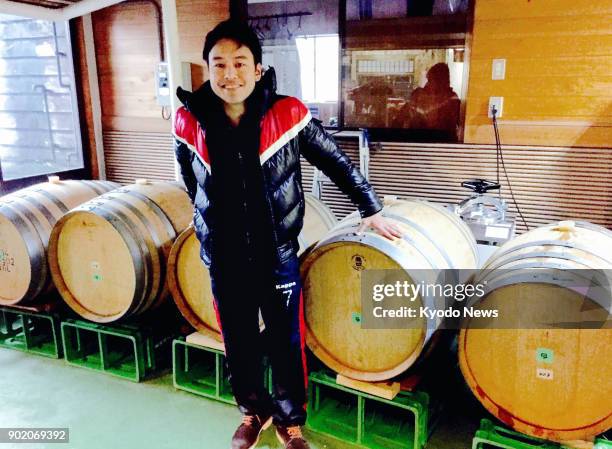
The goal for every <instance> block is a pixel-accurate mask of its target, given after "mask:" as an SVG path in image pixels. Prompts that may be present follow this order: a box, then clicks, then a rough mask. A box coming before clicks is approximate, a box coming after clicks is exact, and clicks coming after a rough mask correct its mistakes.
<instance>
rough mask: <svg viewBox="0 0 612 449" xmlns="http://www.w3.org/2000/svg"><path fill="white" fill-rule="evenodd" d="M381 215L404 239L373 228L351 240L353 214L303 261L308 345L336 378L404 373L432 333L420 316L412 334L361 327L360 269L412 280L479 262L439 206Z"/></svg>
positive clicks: (397, 204) (458, 224)
mask: <svg viewBox="0 0 612 449" xmlns="http://www.w3.org/2000/svg"><path fill="white" fill-rule="evenodd" d="M383 214H384V215H385V216H386V217H387V219H389V220H390V221H392V222H393V223H394V224H396V225H397V226H398V227H399V228H400V229H401V230H402V231H403V233H404V237H403V238H402V239H398V240H395V241H393V242H392V241H389V240H387V239H385V238H384V237H382V236H380V235H379V234H377V233H375V232H374V231H372V230H367V231H366V232H364V233H363V234H362V235H357V234H356V231H357V228H358V226H359V223H360V221H361V220H360V218H359V215H358V214H357V213H354V214H351V215H349V216H348V217H346V218H345V219H344V220H342V221H341V222H340V223H338V225H336V226H335V227H334V228H333V229H332V230H331V231H330V232H329V233H328V234H327V235H326V236H325V237H324V238H323V239H322V240H321V241H320V242H319V243H318V244H317V245H316V246H315V248H314V249H313V250H312V251H311V252H310V254H309V255H308V256H307V257H306V259H305V260H304V262H303V263H302V278H303V280H304V301H305V321H306V343H307V345H308V346H309V348H310V349H311V350H312V351H313V352H314V354H315V355H316V356H317V357H318V358H319V359H320V360H321V361H322V362H323V363H325V364H326V365H327V366H328V367H330V368H331V369H333V370H334V371H336V372H337V373H339V374H342V375H344V376H346V377H350V378H353V379H357V380H363V381H381V380H386V379H390V378H392V377H395V376H397V375H399V374H401V373H403V372H404V371H405V370H406V369H408V368H409V367H410V366H411V365H412V364H413V363H414V362H415V361H416V360H417V358H418V357H419V355H420V354H421V352H422V351H423V349H424V347H425V345H426V343H427V342H428V341H429V340H430V338H431V336H432V334H433V330H432V329H435V326H434V325H432V324H431V323H428V322H427V321H426V319H425V318H423V319H421V320H420V322H418V323H416V324H415V325H414V326H413V328H411V329H362V327H361V320H360V318H359V317H360V316H361V312H362V308H361V276H362V273H363V271H364V270H397V271H395V273H399V274H398V275H399V276H404V278H403V280H405V281H407V282H410V283H414V282H416V278H417V277H418V275H416V274H415V273H416V271H415V270H420V272H421V273H422V272H424V269H446V268H456V269H459V268H461V269H475V268H476V266H477V265H476V264H477V261H478V255H477V252H476V241H475V240H474V237H473V235H472V233H471V232H470V230H469V228H468V227H467V226H466V225H465V223H463V222H462V221H461V220H460V219H459V218H458V217H457V216H456V215H455V214H454V213H452V212H450V211H449V210H447V209H445V208H443V207H441V206H438V205H435V204H433V203H429V202H425V201H414V200H413V201H405V200H389V201H385V207H384V209H383ZM413 277H414V280H413ZM418 301H420V302H423V299H422V298H419V299H418ZM356 317H357V318H356Z"/></svg>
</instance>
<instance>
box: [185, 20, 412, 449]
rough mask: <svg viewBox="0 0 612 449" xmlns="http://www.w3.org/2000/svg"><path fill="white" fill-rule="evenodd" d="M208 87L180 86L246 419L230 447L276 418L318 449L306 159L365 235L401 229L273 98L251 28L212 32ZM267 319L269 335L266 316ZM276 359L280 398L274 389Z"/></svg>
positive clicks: (237, 448) (282, 435)
mask: <svg viewBox="0 0 612 449" xmlns="http://www.w3.org/2000/svg"><path fill="white" fill-rule="evenodd" d="M203 57H204V60H205V61H206V63H207V65H208V69H209V76H210V81H208V82H206V83H205V84H204V85H203V86H202V87H201V88H200V89H198V90H197V91H195V92H193V93H191V92H186V91H184V90H182V89H180V88H179V89H178V90H177V95H178V97H179V99H180V100H181V101H182V102H183V104H184V107H181V108H179V109H178V111H177V113H176V116H175V122H174V134H175V137H176V144H175V151H176V156H177V159H178V162H179V165H180V168H181V173H182V176H183V179H184V182H185V185H186V187H187V190H188V192H189V195H190V197H191V200H192V201H193V202H194V204H195V214H194V222H195V230H196V235H197V237H198V239H199V240H200V242H201V253H200V254H201V257H202V260H203V262H204V264H205V265H207V266H208V267H209V270H210V275H211V280H212V289H213V295H214V298H215V306H216V310H217V312H218V318H219V324H220V327H221V329H222V334H223V341H224V345H225V353H226V357H227V362H228V367H229V372H230V376H231V384H232V390H233V393H234V396H235V398H236V402H237V403H238V407H239V409H240V411H241V413H242V414H243V419H242V424H241V425H240V426H239V427H238V429H237V430H236V432H235V434H234V436H233V439H232V449H247V448H252V447H254V446H255V445H256V444H257V441H258V439H259V435H260V433H261V432H262V430H264V429H265V428H267V427H268V426H269V425H270V424H271V422H272V420H273V422H274V424H275V426H276V434H277V436H278V438H279V439H280V441H281V442H282V443H283V444H284V445H285V447H286V448H289V449H303V448H308V444H307V443H306V441H305V440H304V438H303V437H302V434H301V430H300V428H301V426H302V425H304V423H305V421H306V412H305V403H306V380H307V377H306V371H305V358H304V334H303V330H302V329H303V316H302V295H301V282H300V277H299V263H298V259H297V256H296V251H297V249H298V243H297V237H298V234H299V233H300V230H301V228H302V224H303V217H304V193H303V188H302V185H301V171H300V154H302V155H304V157H305V158H306V159H308V160H309V161H310V162H311V163H313V164H314V165H316V166H317V167H319V168H320V169H321V170H323V171H324V172H325V173H326V174H327V175H328V176H329V177H330V178H331V179H332V180H334V182H336V184H338V186H339V187H340V188H341V189H343V190H344V191H345V192H346V193H347V194H349V195H350V197H351V199H352V200H353V201H354V202H355V203H356V204H357V205H358V207H359V210H360V212H361V215H362V217H364V218H363V221H362V223H361V228H360V230H363V229H365V228H366V227H368V226H371V227H373V228H375V229H377V230H379V231H380V232H381V233H382V234H383V235H385V236H386V237H388V238H390V239H393V238H394V237H399V236H400V234H399V232H398V230H397V229H396V228H394V227H393V226H392V225H390V224H389V223H388V222H387V221H386V220H385V219H384V218H382V216H381V214H380V210H381V209H382V205H381V204H380V201H379V200H378V198H377V197H376V194H375V193H374V191H373V189H372V187H371V186H370V185H369V184H368V182H367V181H366V180H365V179H364V178H363V176H362V175H361V174H360V173H359V172H358V171H357V170H356V169H355V167H354V166H353V165H352V164H351V162H350V161H349V159H348V158H347V157H346V155H345V154H344V153H343V152H342V151H341V150H340V149H339V148H338V147H337V145H336V143H335V142H334V141H333V139H332V138H331V137H329V136H328V134H327V133H326V132H325V131H324V129H323V128H322V126H321V125H320V123H318V122H317V121H315V120H313V119H312V118H311V116H310V113H309V111H308V109H307V108H306V106H304V105H303V104H302V103H301V102H300V101H299V100H297V99H296V98H292V97H284V96H280V95H277V94H276V93H275V86H274V84H275V83H274V73H273V70H270V71H269V72H268V73H266V75H262V66H261V46H260V44H259V41H258V39H257V36H256V35H255V33H254V32H253V31H252V30H251V29H250V28H249V27H248V25H246V24H243V23H240V22H236V21H232V20H228V21H225V22H222V23H220V24H219V25H217V27H216V28H215V29H214V30H212V31H211V32H210V33H209V34H208V35H207V36H206V42H205V44H204V51H203ZM260 311H261V315H262V317H263V320H264V323H265V332H264V333H263V334H260V329H259V313H260ZM264 349H265V350H267V354H268V355H269V358H270V363H271V365H272V375H273V385H272V387H273V395H272V397H271V396H270V395H269V393H268V391H267V390H266V389H265V388H264V380H263V367H262V357H263V352H264Z"/></svg>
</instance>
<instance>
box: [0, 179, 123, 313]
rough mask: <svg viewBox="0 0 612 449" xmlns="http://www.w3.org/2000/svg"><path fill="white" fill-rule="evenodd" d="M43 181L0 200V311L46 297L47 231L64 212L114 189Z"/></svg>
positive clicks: (109, 184)
mask: <svg viewBox="0 0 612 449" xmlns="http://www.w3.org/2000/svg"><path fill="white" fill-rule="evenodd" d="M49 180H50V181H49V182H45V183H42V184H36V185H34V186H31V187H27V188H25V189H22V190H18V191H16V192H13V193H10V194H8V195H5V196H3V197H1V198H0V305H15V304H20V305H27V304H30V303H32V302H35V301H36V300H37V299H39V298H40V297H41V295H42V294H43V293H46V292H49V290H50V289H51V288H52V287H53V284H52V282H51V276H50V274H49V267H48V265H47V254H46V252H47V246H48V244H49V235H50V234H51V229H52V228H53V226H54V225H55V223H56V222H57V220H59V219H60V218H61V217H62V215H64V214H65V213H66V212H68V211H69V210H70V209H72V208H74V207H76V206H78V205H79V204H82V203H84V202H85V201H88V200H91V199H92V198H95V197H96V196H98V195H101V194H103V193H105V192H108V191H109V190H112V189H114V188H117V187H119V184H116V183H114V182H107V181H76V180H74V181H60V180H59V178H57V177H50V178H49Z"/></svg>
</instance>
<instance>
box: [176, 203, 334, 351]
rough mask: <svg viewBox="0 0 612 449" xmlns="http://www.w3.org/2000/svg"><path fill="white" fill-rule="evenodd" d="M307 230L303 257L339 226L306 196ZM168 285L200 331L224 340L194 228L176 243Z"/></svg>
mask: <svg viewBox="0 0 612 449" xmlns="http://www.w3.org/2000/svg"><path fill="white" fill-rule="evenodd" d="M305 199H306V211H305V214H304V227H303V228H302V232H301V233H300V235H299V237H298V241H299V243H300V251H299V253H298V254H302V253H303V252H304V251H305V250H306V249H308V248H309V247H311V246H312V245H313V244H315V243H316V242H317V240H318V239H320V238H321V237H322V236H323V235H325V233H326V232H327V231H329V229H331V227H332V226H333V225H334V224H335V223H336V218H335V217H334V214H333V212H332V211H331V210H329V208H328V207H327V206H325V204H323V203H322V202H321V201H319V200H317V199H316V198H315V197H313V196H311V195H305ZM168 284H169V287H170V292H171V293H172V297H173V298H174V302H175V303H176V305H177V307H178V308H179V310H180V311H181V313H182V314H183V316H184V317H185V319H187V321H189V323H191V325H192V326H193V327H194V328H196V329H197V330H198V331H199V332H201V333H204V334H206V335H209V336H211V337H213V338H215V339H217V340H219V341H221V333H220V330H219V325H218V323H217V318H216V315H215V310H214V305H213V294H212V290H211V286H210V275H209V274H208V270H207V269H206V267H205V266H204V265H203V264H202V261H201V260H200V242H199V241H198V239H197V237H196V235H195V232H194V229H193V227H189V228H188V229H187V230H186V231H184V232H183V233H182V234H181V235H180V236H179V238H178V239H177V240H176V242H175V243H174V245H173V247H172V251H171V252H170V257H169V261H168Z"/></svg>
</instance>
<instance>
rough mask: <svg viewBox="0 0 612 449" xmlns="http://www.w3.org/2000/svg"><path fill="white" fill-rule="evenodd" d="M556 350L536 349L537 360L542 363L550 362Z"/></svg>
mask: <svg viewBox="0 0 612 449" xmlns="http://www.w3.org/2000/svg"><path fill="white" fill-rule="evenodd" d="M554 356H555V354H554V352H553V350H552V349H548V348H538V349H536V361H537V362H540V363H547V364H550V363H552V362H553V360H554Z"/></svg>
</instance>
